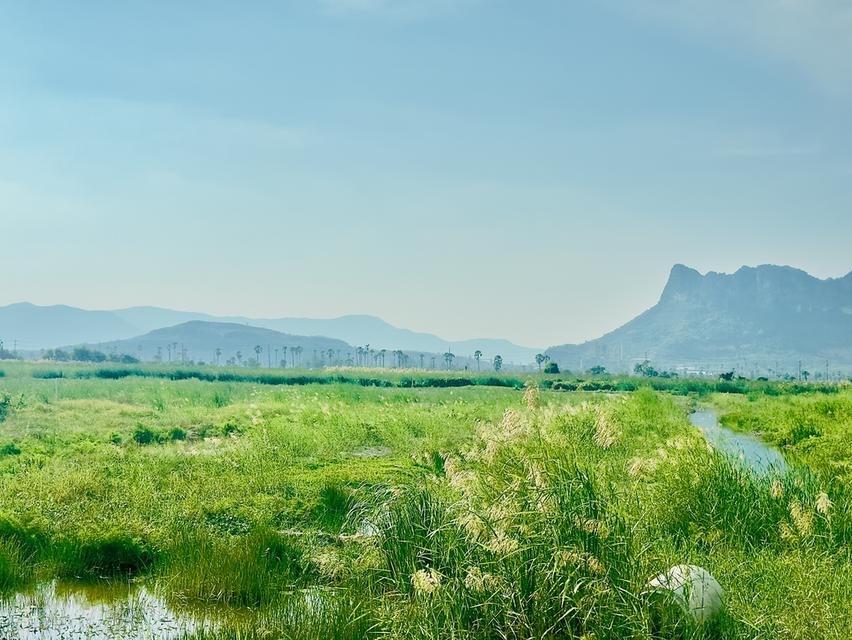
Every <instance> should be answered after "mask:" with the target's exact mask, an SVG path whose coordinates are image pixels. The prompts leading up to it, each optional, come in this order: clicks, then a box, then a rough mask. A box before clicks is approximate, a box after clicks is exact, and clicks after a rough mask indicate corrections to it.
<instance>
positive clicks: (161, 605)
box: [0, 581, 212, 640]
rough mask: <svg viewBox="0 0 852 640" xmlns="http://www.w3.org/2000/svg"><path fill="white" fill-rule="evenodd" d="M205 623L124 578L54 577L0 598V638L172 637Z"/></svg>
mask: <svg viewBox="0 0 852 640" xmlns="http://www.w3.org/2000/svg"><path fill="white" fill-rule="evenodd" d="M211 628H212V625H211V624H210V623H209V622H199V621H198V618H196V617H193V616H190V615H188V614H181V613H178V612H176V611H174V610H172V609H171V608H170V607H169V606H167V604H166V603H165V602H164V601H163V600H162V599H160V598H158V597H156V596H155V595H154V594H153V593H152V592H151V591H149V590H148V589H146V588H145V586H143V585H133V584H129V583H121V582H98V583H94V584H80V583H76V582H73V583H72V582H57V581H54V582H48V583H43V584H40V585H37V586H35V587H33V589H31V590H29V591H26V592H22V593H17V594H15V595H12V596H10V597H9V598H7V599H4V600H0V638H2V639H3V640H130V639H133V640H137V639H138V640H148V639H151V640H153V639H156V640H173V639H177V638H180V637H182V636H184V635H185V634H191V633H194V632H197V631H202V630H207V629H211Z"/></svg>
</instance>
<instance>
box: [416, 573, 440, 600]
mask: <svg viewBox="0 0 852 640" xmlns="http://www.w3.org/2000/svg"><path fill="white" fill-rule="evenodd" d="M411 586H412V587H414V591H415V592H416V593H420V594H424V595H431V594H433V593H435V592H436V591H437V590H438V589H440V588H441V574H440V573H438V572H437V571H435V570H434V569H432V568H431V567H429V568H428V569H420V570H419V571H415V572H414V573H413V574H412V575H411Z"/></svg>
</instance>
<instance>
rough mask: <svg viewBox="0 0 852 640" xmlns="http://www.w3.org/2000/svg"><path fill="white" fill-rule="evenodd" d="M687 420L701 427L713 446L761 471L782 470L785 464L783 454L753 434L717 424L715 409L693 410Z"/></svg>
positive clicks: (717, 418)
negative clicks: (738, 431)
mask: <svg viewBox="0 0 852 640" xmlns="http://www.w3.org/2000/svg"><path fill="white" fill-rule="evenodd" d="M689 421H690V422H691V423H692V424H693V425H695V426H696V427H698V428H699V429H701V431H702V432H703V433H704V436H705V437H706V438H707V440H708V441H709V442H710V443H711V444H713V445H714V446H715V447H717V448H718V449H720V450H721V451H724V452H725V453H727V454H729V455H732V456H734V457H736V458H739V459H740V460H742V461H743V462H744V463H745V464H747V465H748V466H749V467H751V468H752V469H754V470H756V471H759V472H761V473H767V472H769V471H771V470H777V471H783V470H784V469H785V468H786V466H787V464H786V462H785V461H784V456H782V455H781V453H780V452H779V451H778V450H777V449H773V448H772V447H770V446H769V445H767V444H766V443H765V442H763V441H762V440H760V438H756V437H755V436H752V435H749V434H746V433H737V432H735V431H731V430H730V429H728V428H727V427H723V426H722V425H721V424H719V417H718V416H717V415H716V412H715V411H708V410H702V411H695V412H694V413H691V414H689Z"/></svg>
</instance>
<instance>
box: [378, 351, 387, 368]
mask: <svg viewBox="0 0 852 640" xmlns="http://www.w3.org/2000/svg"><path fill="white" fill-rule="evenodd" d="M387 352H388V350H387V349H382V350H381V351H379V360H381V361H382V366H385V354H386V353H387Z"/></svg>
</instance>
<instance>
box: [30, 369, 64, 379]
mask: <svg viewBox="0 0 852 640" xmlns="http://www.w3.org/2000/svg"><path fill="white" fill-rule="evenodd" d="M32 376H33V378H36V379H38V380H55V379H57V378H64V377H65V374H63V373H62V372H61V371H33V374H32Z"/></svg>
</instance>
